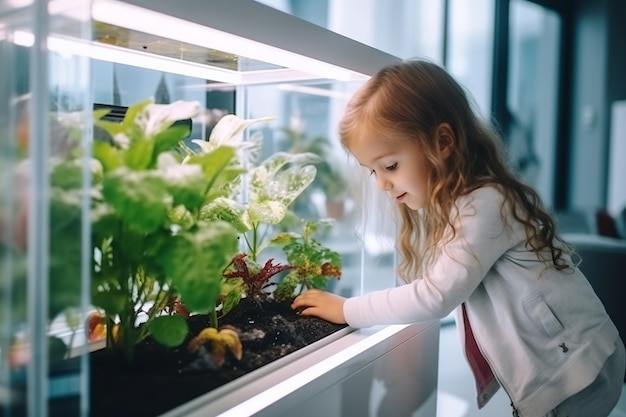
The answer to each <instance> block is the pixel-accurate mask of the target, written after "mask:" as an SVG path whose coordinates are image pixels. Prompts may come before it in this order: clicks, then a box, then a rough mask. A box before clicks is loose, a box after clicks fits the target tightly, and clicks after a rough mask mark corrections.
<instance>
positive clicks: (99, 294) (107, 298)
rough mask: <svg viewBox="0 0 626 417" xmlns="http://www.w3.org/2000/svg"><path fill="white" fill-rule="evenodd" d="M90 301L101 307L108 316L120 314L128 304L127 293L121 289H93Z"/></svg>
mask: <svg viewBox="0 0 626 417" xmlns="http://www.w3.org/2000/svg"><path fill="white" fill-rule="evenodd" d="M91 303H92V304H93V305H94V306H96V307H99V308H101V309H102V310H104V311H105V312H106V314H107V315H108V316H110V317H114V316H117V315H118V314H122V312H124V311H125V310H126V306H127V305H128V294H127V293H126V292H124V291H121V290H116V289H111V290H108V291H107V290H103V291H100V290H98V289H95V288H94V289H93V290H92V294H91Z"/></svg>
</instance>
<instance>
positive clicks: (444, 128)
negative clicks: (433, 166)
mask: <svg viewBox="0 0 626 417" xmlns="http://www.w3.org/2000/svg"><path fill="white" fill-rule="evenodd" d="M437 143H438V145H439V152H440V154H441V156H442V157H443V158H444V159H448V157H449V156H450V155H452V150H453V148H454V143H455V137H454V131H453V130H452V127H451V126H450V125H449V124H448V123H441V124H440V125H439V127H437Z"/></svg>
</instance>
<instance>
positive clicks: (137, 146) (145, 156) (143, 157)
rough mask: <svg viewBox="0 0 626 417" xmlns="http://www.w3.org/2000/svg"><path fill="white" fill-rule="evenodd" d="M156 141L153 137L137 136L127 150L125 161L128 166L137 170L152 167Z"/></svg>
mask: <svg viewBox="0 0 626 417" xmlns="http://www.w3.org/2000/svg"><path fill="white" fill-rule="evenodd" d="M153 152H154V141H153V140H152V139H144V138H137V139H135V140H133V141H132V142H131V144H130V147H129V148H128V150H127V151H126V155H125V157H124V162H126V166H128V167H129V168H131V169H135V170H144V169H147V168H150V167H151V166H152V164H153V161H154V157H153Z"/></svg>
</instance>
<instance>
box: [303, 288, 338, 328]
mask: <svg viewBox="0 0 626 417" xmlns="http://www.w3.org/2000/svg"><path fill="white" fill-rule="evenodd" d="M345 301H346V299H345V298H343V297H341V296H338V295H336V294H332V293H329V292H326V291H321V290H316V289H311V290H308V291H306V292H304V293H302V294H300V295H299V296H297V297H296V298H295V299H294V300H293V303H292V304H291V308H292V309H294V310H296V311H298V313H299V314H301V315H303V316H314V317H319V318H320V319H323V320H326V321H329V322H331V323H336V324H345V323H346V318H345V317H344V315H343V303H344V302H345Z"/></svg>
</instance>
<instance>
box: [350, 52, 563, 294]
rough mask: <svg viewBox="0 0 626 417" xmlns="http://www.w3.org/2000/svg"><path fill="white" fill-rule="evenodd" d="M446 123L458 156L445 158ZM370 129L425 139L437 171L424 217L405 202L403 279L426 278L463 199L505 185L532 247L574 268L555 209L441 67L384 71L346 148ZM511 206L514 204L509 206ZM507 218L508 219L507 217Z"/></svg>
mask: <svg viewBox="0 0 626 417" xmlns="http://www.w3.org/2000/svg"><path fill="white" fill-rule="evenodd" d="M442 123H447V124H449V125H450V127H451V129H452V131H453V132H454V143H453V146H452V154H451V155H450V156H449V157H448V158H445V159H443V158H441V157H440V156H439V155H440V153H439V152H438V141H436V140H435V137H436V131H437V129H438V127H439V126H440V125H441V124H442ZM364 132H368V133H369V134H370V135H371V134H372V132H379V133H380V136H381V137H383V138H392V137H401V138H409V139H411V140H415V141H417V142H418V144H419V146H420V149H421V150H422V151H423V152H424V155H425V156H426V160H427V163H428V165H429V170H430V172H431V173H432V175H431V178H430V182H429V184H428V187H429V189H428V190H427V194H426V195H428V196H429V199H428V201H427V203H426V205H425V206H424V207H423V210H421V212H422V213H421V214H419V213H418V212H417V211H415V210H411V209H409V208H408V207H406V206H405V205H398V207H399V210H400V217H401V225H400V226H401V227H400V233H399V236H398V241H397V246H398V249H399V251H400V255H401V259H400V263H399V266H398V274H399V275H400V277H401V278H402V279H403V280H404V281H405V282H408V281H410V280H411V279H413V278H415V277H417V276H419V273H420V271H421V269H422V267H423V266H424V263H425V262H426V261H425V260H426V259H434V258H435V257H436V255H437V254H438V251H439V250H440V249H439V248H440V246H439V245H438V243H440V242H441V240H442V238H443V237H444V235H445V234H446V230H448V229H449V228H450V230H451V231H452V234H451V235H450V236H447V238H450V239H451V238H452V237H454V234H455V233H456V231H455V230H454V226H453V224H452V223H453V221H454V219H452V218H450V213H453V212H454V210H453V209H454V208H455V201H456V200H457V199H458V198H459V197H460V196H463V195H466V194H468V193H470V192H472V191H473V190H475V189H477V188H480V187H483V186H485V185H497V186H499V188H500V189H501V190H502V191H503V193H504V198H505V204H503V206H502V210H505V206H508V207H509V208H510V211H511V215H512V216H513V217H514V218H515V219H516V220H517V221H519V222H521V223H522V224H523V225H524V226H525V229H526V235H527V243H526V247H527V249H528V250H531V251H533V252H536V253H537V255H538V256H539V258H540V259H541V260H542V261H543V262H544V263H545V264H546V265H550V264H552V265H554V267H556V268H557V269H564V268H567V267H568V266H569V265H568V263H567V261H566V259H564V257H563V252H564V251H569V250H570V248H569V246H568V245H567V244H565V242H563V241H562V240H561V239H560V238H559V237H558V236H557V234H556V226H555V224H554V221H553V219H552V217H551V215H550V214H549V212H548V210H546V209H544V208H543V204H542V202H541V199H540V197H539V195H538V194H537V192H536V191H534V190H533V189H532V188H531V187H529V186H527V185H525V184H523V183H522V182H520V181H519V180H518V179H517V178H516V176H515V175H514V174H513V172H512V171H511V170H510V169H509V168H508V167H507V163H506V159H505V157H504V153H503V152H502V147H501V140H500V137H499V136H498V134H497V133H496V132H495V130H494V129H493V128H492V127H491V126H489V124H487V123H485V122H483V121H482V120H481V119H480V118H479V117H478V116H477V112H476V111H475V110H474V108H473V107H472V104H471V103H470V100H469V99H468V95H467V94H466V93H465V90H464V89H463V87H462V86H461V85H460V84H459V83H457V82H456V81H455V80H454V79H453V77H452V76H450V74H448V73H447V72H446V71H445V70H444V69H443V68H442V67H440V66H439V65H437V64H434V63H431V62H428V61H425V60H408V61H405V62H402V63H398V64H392V65H390V66H387V67H385V68H383V69H382V70H381V71H379V72H378V73H377V74H375V75H374V76H373V77H372V78H371V79H369V80H368V81H367V82H366V83H365V85H363V87H361V89H359V91H357V93H356V94H355V95H354V96H353V97H352V98H351V100H350V102H349V103H348V106H347V109H346V112H345V114H344V117H343V118H342V120H341V122H340V125H339V134H340V137H341V142H342V145H343V146H344V148H346V149H347V150H348V151H349V144H350V143H351V141H352V140H353V138H356V137H359V136H360V135H362V134H363V133H364ZM506 203H509V204H508V205H507V204H506ZM502 217H503V219H504V218H505V217H506V216H505V213H504V212H502Z"/></svg>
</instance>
